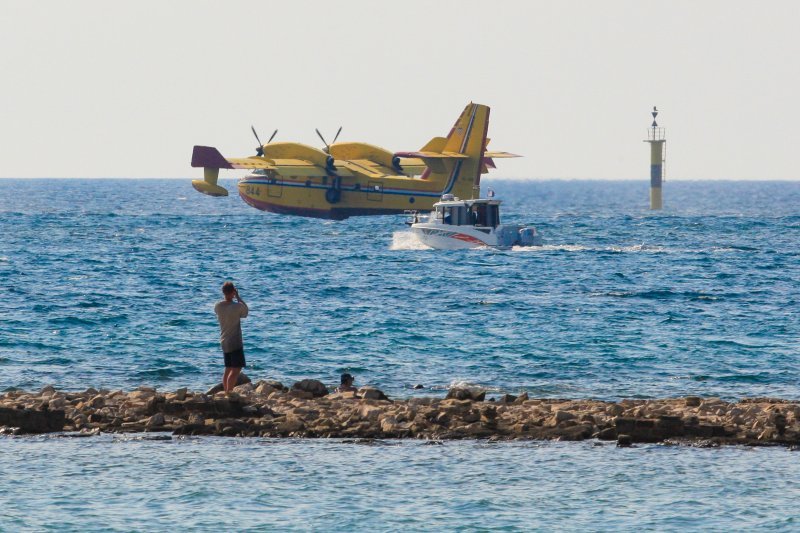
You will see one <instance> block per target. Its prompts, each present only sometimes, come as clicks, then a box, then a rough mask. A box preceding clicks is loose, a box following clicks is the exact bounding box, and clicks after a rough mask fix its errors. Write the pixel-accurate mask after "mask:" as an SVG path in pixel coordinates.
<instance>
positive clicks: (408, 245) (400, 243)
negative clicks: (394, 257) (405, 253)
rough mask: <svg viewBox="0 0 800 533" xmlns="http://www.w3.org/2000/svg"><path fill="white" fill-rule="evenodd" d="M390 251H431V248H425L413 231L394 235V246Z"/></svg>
mask: <svg viewBox="0 0 800 533" xmlns="http://www.w3.org/2000/svg"><path fill="white" fill-rule="evenodd" d="M389 249H390V250H430V249H431V247H430V246H425V245H424V244H422V241H420V240H419V238H417V235H416V234H415V233H413V232H411V231H395V232H394V233H393V234H392V244H391V245H390V246H389Z"/></svg>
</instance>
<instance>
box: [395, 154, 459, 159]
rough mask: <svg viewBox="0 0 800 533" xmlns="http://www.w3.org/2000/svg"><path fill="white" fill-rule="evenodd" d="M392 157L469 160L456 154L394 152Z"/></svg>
mask: <svg viewBox="0 0 800 533" xmlns="http://www.w3.org/2000/svg"><path fill="white" fill-rule="evenodd" d="M394 155H396V156H397V157H416V158H419V159H469V156H467V155H464V154H459V153H456V152H396V153H395V154H394Z"/></svg>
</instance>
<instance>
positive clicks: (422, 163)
mask: <svg viewBox="0 0 800 533" xmlns="http://www.w3.org/2000/svg"><path fill="white" fill-rule="evenodd" d="M488 129H489V108H488V107H487V106H485V105H481V104H474V103H470V104H469V105H467V107H465V108H464V111H463V112H462V113H461V115H460V116H459V117H458V120H457V121H456V123H455V125H454V126H453V128H452V129H451V130H450V133H449V134H448V135H447V137H434V138H433V139H431V140H430V141H429V142H428V143H427V144H426V145H425V146H423V147H422V148H421V149H420V150H419V151H416V152H390V151H389V150H386V149H384V148H381V147H378V146H374V145H372V144H367V143H361V142H341V143H337V142H336V139H337V138H338V136H339V133H340V132H341V128H339V132H338V133H337V134H336V137H335V138H334V142H333V143H332V144H328V143H327V142H325V139H324V138H323V137H322V135H321V134H320V133H319V130H317V134H318V135H319V136H320V138H322V141H323V142H325V144H326V147H325V149H318V148H315V147H313V146H308V145H305V144H301V143H295V142H274V143H273V142H271V141H272V139H273V138H274V137H275V133H277V130H276V131H275V133H273V134H272V137H270V139H269V141H267V143H266V144H261V140H260V139H258V134H257V133H256V131H255V129H253V133H254V134H255V135H256V139H257V140H258V142H259V145H260V146H259V147H258V148H257V149H256V154H257V155H255V156H251V157H245V158H233V159H231V158H226V157H223V155H222V154H221V153H220V152H219V151H218V150H217V149H216V148H213V147H210V146H195V147H194V150H193V152H192V166H193V167H197V168H203V177H204V179H202V180H194V181H192V186H194V188H195V189H197V190H198V191H200V192H201V193H203V194H207V195H210V196H227V195H228V191H227V190H226V189H224V188H223V187H221V186H220V185H218V184H217V179H218V177H219V170H220V169H248V170H252V173H251V174H249V175H247V176H245V177H244V178H242V179H240V180H239V182H238V189H239V196H241V197H242V199H243V200H244V201H245V202H246V203H247V204H249V205H251V206H253V207H255V208H256V209H261V210H263V211H270V212H273V213H283V214H288V215H299V216H306V217H316V218H327V219H333V220H343V219H345V218H348V217H351V216H365V215H389V214H396V213H403V212H405V211H406V210H411V209H413V210H431V209H433V204H434V203H435V202H437V201H439V199H440V198H441V197H442V195H443V194H453V195H455V196H458V197H461V198H477V197H480V178H481V174H485V173H487V172H488V171H489V168H495V166H494V162H493V159H495V158H505V157H519V156H517V155H514V154H509V153H507V152H487V151H486V145H487V144H488V141H489V139H488V138H487V137H486V134H487V132H488Z"/></svg>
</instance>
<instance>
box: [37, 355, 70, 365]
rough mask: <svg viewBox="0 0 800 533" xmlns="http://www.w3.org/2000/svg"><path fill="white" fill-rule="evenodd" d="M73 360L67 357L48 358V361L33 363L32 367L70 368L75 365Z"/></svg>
mask: <svg viewBox="0 0 800 533" xmlns="http://www.w3.org/2000/svg"><path fill="white" fill-rule="evenodd" d="M74 362H75V361H73V360H72V359H69V358H67V357H48V358H47V359H42V360H41V361H32V362H31V364H32V365H37V366H38V365H55V366H69V365H71V364H72V363H74Z"/></svg>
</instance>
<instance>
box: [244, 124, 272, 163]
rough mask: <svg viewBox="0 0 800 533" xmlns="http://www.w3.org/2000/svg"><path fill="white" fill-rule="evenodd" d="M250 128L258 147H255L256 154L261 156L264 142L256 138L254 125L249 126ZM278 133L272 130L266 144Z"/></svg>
mask: <svg viewBox="0 0 800 533" xmlns="http://www.w3.org/2000/svg"><path fill="white" fill-rule="evenodd" d="M250 129H251V130H253V135H255V136H256V140H257V141H258V148H256V155H260V156H263V155H264V144H263V143H262V142H261V139H259V138H258V133H256V128H255V127H254V126H252V125H251V126H250ZM277 134H278V130H275V131H273V132H272V135H271V136H270V138H269V140H268V141H267V144H269V143H271V142H272V139H274V138H275V136H276V135H277Z"/></svg>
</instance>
